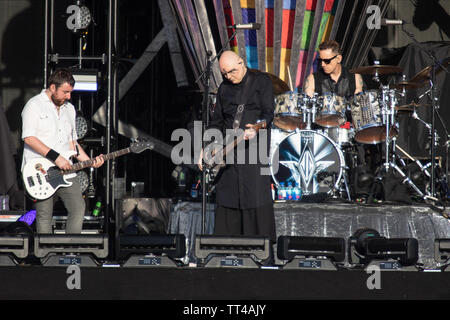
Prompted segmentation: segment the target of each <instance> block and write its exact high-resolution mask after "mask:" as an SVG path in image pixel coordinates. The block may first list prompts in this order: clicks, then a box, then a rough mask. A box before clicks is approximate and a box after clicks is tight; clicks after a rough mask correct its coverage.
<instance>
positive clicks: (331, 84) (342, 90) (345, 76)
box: [314, 66, 356, 97]
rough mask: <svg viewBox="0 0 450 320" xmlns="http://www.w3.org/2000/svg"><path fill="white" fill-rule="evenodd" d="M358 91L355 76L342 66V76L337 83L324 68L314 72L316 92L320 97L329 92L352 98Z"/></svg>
mask: <svg viewBox="0 0 450 320" xmlns="http://www.w3.org/2000/svg"><path fill="white" fill-rule="evenodd" d="M355 90H356V81H355V75H354V74H353V73H350V72H349V71H348V70H347V68H346V67H344V66H342V69H341V75H340V76H339V79H338V81H337V82H335V81H334V80H333V79H331V76H330V75H329V74H326V73H325V72H324V71H323V69H322V68H320V69H319V70H318V71H317V72H314V91H315V92H317V93H318V94H319V95H322V94H324V93H327V92H331V93H335V94H336V95H338V96H340V97H348V96H352V95H353V94H354V93H355Z"/></svg>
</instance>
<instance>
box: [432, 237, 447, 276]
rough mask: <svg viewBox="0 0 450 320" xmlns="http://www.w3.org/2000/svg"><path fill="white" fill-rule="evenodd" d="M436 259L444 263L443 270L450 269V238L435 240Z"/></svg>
mask: <svg viewBox="0 0 450 320" xmlns="http://www.w3.org/2000/svg"><path fill="white" fill-rule="evenodd" d="M434 260H436V262H439V263H440V264H442V266H443V270H446V271H449V270H450V269H449V268H448V266H449V265H450V239H435V240H434Z"/></svg>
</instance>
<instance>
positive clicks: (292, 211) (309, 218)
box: [169, 202, 450, 269]
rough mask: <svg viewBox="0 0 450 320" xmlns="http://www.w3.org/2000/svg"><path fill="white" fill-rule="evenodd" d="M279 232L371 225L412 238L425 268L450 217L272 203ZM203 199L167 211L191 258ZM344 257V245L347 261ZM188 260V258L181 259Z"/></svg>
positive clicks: (448, 230) (331, 232) (421, 209)
mask: <svg viewBox="0 0 450 320" xmlns="http://www.w3.org/2000/svg"><path fill="white" fill-rule="evenodd" d="M213 208H214V207H213V206H212V205H211V206H209V207H208V210H207V211H206V213H207V217H206V222H207V228H206V234H211V233H212V230H213V224H214V217H213V214H214V209H213ZM274 211H275V223H276V231H277V237H279V236H282V235H286V236H311V237H340V238H344V239H345V240H346V244H348V238H349V237H350V236H351V235H353V233H354V232H355V231H356V230H358V229H360V228H372V229H375V230H377V231H378V232H379V233H380V235H381V236H384V237H387V238H416V239H417V240H418V241H419V260H418V263H421V264H423V266H424V267H425V268H429V269H435V268H438V267H439V265H438V263H437V262H436V261H435V258H434V240H435V239H437V238H447V239H448V238H450V222H449V220H447V219H445V218H444V217H442V216H441V215H440V214H439V213H437V212H435V211H433V210H432V209H430V208H429V207H428V206H418V205H416V206H407V205H384V204H382V205H379V206H366V205H357V204H346V203H275V204H274ZM201 219H202V216H201V203H193V202H180V203H177V204H176V205H175V206H174V207H173V208H172V212H171V218H170V228H169V229H170V233H182V234H184V235H185V236H186V239H187V245H186V247H187V248H188V258H189V259H190V260H191V262H195V256H194V252H193V249H194V243H193V241H194V239H195V235H196V234H201V230H202V228H201ZM345 261H348V248H347V250H346V260H345ZM185 262H187V260H186V261H185Z"/></svg>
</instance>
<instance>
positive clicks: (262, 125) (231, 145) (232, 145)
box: [222, 122, 266, 157]
mask: <svg viewBox="0 0 450 320" xmlns="http://www.w3.org/2000/svg"><path fill="white" fill-rule="evenodd" d="M265 127H266V123H265V122H260V123H258V124H256V125H255V126H254V127H253V129H254V130H255V131H256V132H258V131H259V129H261V128H265ZM244 136H245V134H244V133H242V134H241V135H239V136H238V137H237V138H236V139H234V140H233V142H230V143H229V144H227V145H226V146H225V147H224V148H223V150H222V156H223V157H224V156H226V155H227V153H228V152H230V151H231V150H233V149H234V148H235V147H236V146H237V145H238V144H239V143H241V142H242V141H243V140H244Z"/></svg>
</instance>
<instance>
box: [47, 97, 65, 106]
mask: <svg viewBox="0 0 450 320" xmlns="http://www.w3.org/2000/svg"><path fill="white" fill-rule="evenodd" d="M50 98H51V99H52V101H53V103H54V104H55V105H56V106H57V107H61V106H62V105H63V104H64V102H66V99H58V98H57V97H56V95H55V94H52V95H51V96H50Z"/></svg>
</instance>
